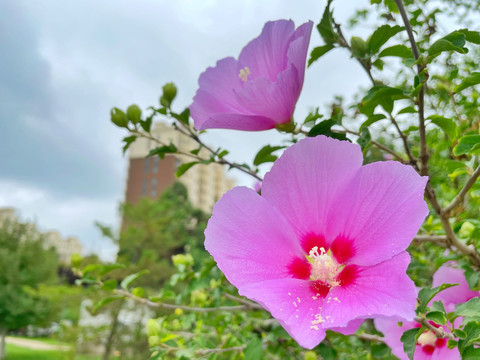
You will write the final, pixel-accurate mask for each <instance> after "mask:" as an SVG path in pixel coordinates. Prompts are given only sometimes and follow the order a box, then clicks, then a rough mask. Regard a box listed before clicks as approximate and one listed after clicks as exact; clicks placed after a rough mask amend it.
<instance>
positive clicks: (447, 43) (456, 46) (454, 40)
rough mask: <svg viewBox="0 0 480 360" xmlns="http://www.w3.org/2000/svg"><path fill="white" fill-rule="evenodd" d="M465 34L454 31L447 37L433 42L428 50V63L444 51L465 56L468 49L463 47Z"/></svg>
mask: <svg viewBox="0 0 480 360" xmlns="http://www.w3.org/2000/svg"><path fill="white" fill-rule="evenodd" d="M465 37H466V36H465V34H463V33H462V32H460V31H454V32H452V33H450V34H448V35H447V36H445V37H443V38H441V39H439V40H437V41H435V42H434V43H433V44H432V45H431V46H430V48H429V49H428V55H429V56H430V61H431V60H433V59H434V58H436V57H437V56H438V55H440V54H441V53H442V52H444V51H456V52H458V53H460V54H466V53H467V52H468V49H467V48H465V47H463V46H464V45H465Z"/></svg>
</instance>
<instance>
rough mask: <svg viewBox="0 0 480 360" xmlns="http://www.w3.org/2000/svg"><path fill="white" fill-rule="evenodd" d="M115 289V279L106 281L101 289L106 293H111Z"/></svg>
mask: <svg viewBox="0 0 480 360" xmlns="http://www.w3.org/2000/svg"><path fill="white" fill-rule="evenodd" d="M116 287H117V280H115V279H108V280H106V281H104V282H103V285H102V289H103V290H107V291H112V290H113V289H115V288H116Z"/></svg>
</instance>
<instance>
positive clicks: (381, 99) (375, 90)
mask: <svg viewBox="0 0 480 360" xmlns="http://www.w3.org/2000/svg"><path fill="white" fill-rule="evenodd" d="M400 99H408V96H407V94H405V92H404V91H403V90H402V89H398V88H392V87H389V86H385V85H376V86H373V87H372V88H371V89H370V90H369V91H368V93H367V95H366V96H365V97H364V98H363V99H362V102H361V103H360V104H359V110H360V111H361V112H362V113H363V114H366V115H371V114H373V111H374V110H375V108H376V107H377V106H378V105H380V106H382V107H383V108H384V109H385V111H387V112H388V113H391V112H392V111H393V103H394V101H396V100H400Z"/></svg>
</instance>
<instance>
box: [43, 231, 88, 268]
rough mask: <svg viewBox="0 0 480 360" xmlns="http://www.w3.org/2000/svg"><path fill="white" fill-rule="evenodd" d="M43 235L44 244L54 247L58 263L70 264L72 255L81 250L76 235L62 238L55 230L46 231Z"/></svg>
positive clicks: (79, 252)
mask: <svg viewBox="0 0 480 360" xmlns="http://www.w3.org/2000/svg"><path fill="white" fill-rule="evenodd" d="M43 236H44V240H43V241H44V244H45V246H46V247H54V248H55V249H56V250H57V253H58V255H59V260H60V263H63V264H70V259H71V258H72V255H74V254H81V252H82V245H81V244H80V242H79V241H78V239H77V238H76V237H73V236H70V237H67V238H64V237H62V236H61V235H60V233H59V232H58V231H56V230H52V231H48V232H46V233H44V234H43Z"/></svg>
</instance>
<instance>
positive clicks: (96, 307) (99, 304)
mask: <svg viewBox="0 0 480 360" xmlns="http://www.w3.org/2000/svg"><path fill="white" fill-rule="evenodd" d="M124 298H125V296H111V297H108V298H106V299H102V300H100V301H97V302H96V303H95V304H94V305H93V307H92V309H91V312H92V313H93V314H96V313H97V312H98V310H100V308H102V307H103V306H105V305H107V304H110V303H111V302H114V301H117V300H122V299H124Z"/></svg>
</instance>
